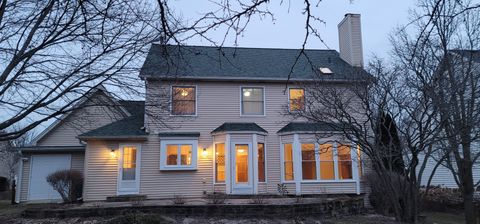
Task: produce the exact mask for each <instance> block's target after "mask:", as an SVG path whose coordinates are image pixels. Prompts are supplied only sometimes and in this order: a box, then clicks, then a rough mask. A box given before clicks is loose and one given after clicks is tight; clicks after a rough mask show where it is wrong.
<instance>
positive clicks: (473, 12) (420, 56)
mask: <svg viewBox="0 0 480 224" xmlns="http://www.w3.org/2000/svg"><path fill="white" fill-rule="evenodd" d="M419 6H420V8H419V10H418V11H417V12H416V13H415V14H414V21H413V22H412V23H411V24H409V25H408V26H406V27H404V28H402V29H401V30H400V32H398V34H399V35H397V38H396V41H395V43H397V44H396V45H395V56H396V58H397V59H398V62H399V63H400V64H401V65H402V66H403V67H404V68H406V70H405V72H408V73H407V74H409V75H411V76H415V77H416V80H418V85H419V86H421V87H422V88H423V89H424V90H425V92H426V94H427V96H428V97H429V98H430V99H431V102H432V103H433V105H434V107H435V108H436V110H437V111H438V115H437V117H436V119H438V123H439V124H440V125H441V128H442V135H443V140H442V143H444V144H443V145H444V146H445V147H440V146H439V148H441V149H442V152H441V157H442V158H444V160H445V163H446V166H447V167H449V168H450V170H451V171H452V174H453V176H454V178H455V181H456V182H457V185H458V187H459V189H460V190H461V191H462V195H463V200H464V209H465V220H466V223H475V222H476V221H475V220H476V219H475V216H476V214H475V208H474V204H473V193H474V187H475V183H474V182H473V167H474V164H475V163H476V162H477V161H478V159H479V157H480V151H479V150H477V149H475V148H474V147H472V145H473V144H474V143H475V142H478V141H479V139H478V137H479V133H480V132H479V130H480V129H479V128H480V127H479V125H478V124H479V121H480V108H479V107H480V92H479V84H480V63H479V59H480V51H479V50H480V32H479V31H480V16H479V15H480V4H478V3H476V4H473V3H472V2H470V1H455V0H422V1H419ZM408 30H410V31H411V30H413V31H414V34H413V35H409V34H408ZM476 184H477V185H478V183H476Z"/></svg>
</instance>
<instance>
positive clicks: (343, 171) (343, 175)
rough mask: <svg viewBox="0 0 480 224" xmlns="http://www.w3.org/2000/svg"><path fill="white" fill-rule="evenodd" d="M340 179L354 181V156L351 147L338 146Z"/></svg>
mask: <svg viewBox="0 0 480 224" xmlns="http://www.w3.org/2000/svg"><path fill="white" fill-rule="evenodd" d="M337 151H338V178H340V179H341V180H343V179H352V177H353V176H352V156H351V153H350V152H351V149H350V146H349V145H339V146H338V149H337Z"/></svg>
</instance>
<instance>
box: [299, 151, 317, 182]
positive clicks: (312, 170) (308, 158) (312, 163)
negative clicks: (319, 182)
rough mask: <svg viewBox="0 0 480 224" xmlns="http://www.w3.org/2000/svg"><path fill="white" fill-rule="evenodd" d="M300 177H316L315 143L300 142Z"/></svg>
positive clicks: (313, 178) (310, 178)
mask: <svg viewBox="0 0 480 224" xmlns="http://www.w3.org/2000/svg"><path fill="white" fill-rule="evenodd" d="M302 177H303V179H304V180H315V179H317V161H316V160H315V144H302Z"/></svg>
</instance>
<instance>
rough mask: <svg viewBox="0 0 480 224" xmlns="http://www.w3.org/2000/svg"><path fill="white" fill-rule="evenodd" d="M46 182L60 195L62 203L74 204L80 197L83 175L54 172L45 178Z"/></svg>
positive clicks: (74, 172)
mask: <svg viewBox="0 0 480 224" xmlns="http://www.w3.org/2000/svg"><path fill="white" fill-rule="evenodd" d="M47 182H48V183H49V184H50V185H51V186H52V187H53V189H55V191H57V192H58V193H59V194H60V196H61V197H62V199H63V202H66V203H70V202H75V201H77V200H78V199H79V198H81V197H82V190H83V189H82V188H83V174H82V173H81V172H80V171H77V170H59V171H55V172H53V173H51V174H50V175H48V176H47Z"/></svg>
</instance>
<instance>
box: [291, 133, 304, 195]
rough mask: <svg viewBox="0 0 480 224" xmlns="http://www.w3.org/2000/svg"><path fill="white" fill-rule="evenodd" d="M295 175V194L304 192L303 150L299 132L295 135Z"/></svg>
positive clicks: (293, 145)
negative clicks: (302, 183)
mask: <svg viewBox="0 0 480 224" xmlns="http://www.w3.org/2000/svg"><path fill="white" fill-rule="evenodd" d="M292 147H293V176H294V180H295V194H296V195H301V194H302V185H301V181H302V150H301V149H300V148H301V145H300V140H299V138H298V134H294V135H293V144H292Z"/></svg>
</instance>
